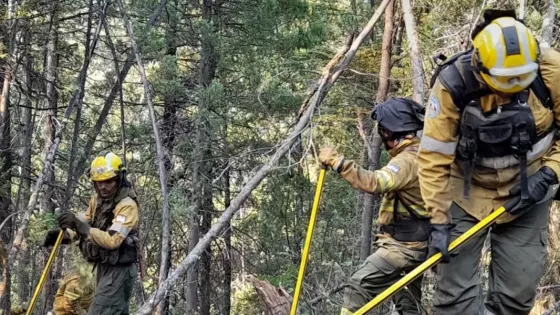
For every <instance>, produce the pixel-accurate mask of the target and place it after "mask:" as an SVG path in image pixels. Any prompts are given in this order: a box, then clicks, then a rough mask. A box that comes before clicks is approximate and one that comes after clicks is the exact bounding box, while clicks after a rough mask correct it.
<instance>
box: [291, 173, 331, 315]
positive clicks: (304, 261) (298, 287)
mask: <svg viewBox="0 0 560 315" xmlns="http://www.w3.org/2000/svg"><path fill="white" fill-rule="evenodd" d="M325 170H326V168H324V167H321V171H320V173H319V180H317V188H316V189H315V199H314V200H313V208H311V217H310V218H309V226H308V227H307V235H306V237H305V246H304V247H303V255H302V256H301V264H300V265H299V274H298V279H297V282H296V290H295V292H294V299H293V300H292V309H291V311H290V315H296V311H297V307H298V301H299V294H300V292H301V284H302V282H303V275H304V274H305V266H306V265H307V256H308V254H309V247H311V238H312V237H313V228H314V227H315V218H316V217H317V209H318V208H319V201H320V200H321V192H322V191H323V182H324V181H325Z"/></svg>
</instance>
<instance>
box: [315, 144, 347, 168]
mask: <svg viewBox="0 0 560 315" xmlns="http://www.w3.org/2000/svg"><path fill="white" fill-rule="evenodd" d="M319 162H321V163H322V164H323V165H326V166H330V167H331V168H332V169H333V170H335V171H336V172H340V168H341V167H342V164H344V156H342V155H340V154H339V153H338V152H337V151H336V149H335V148H334V147H332V146H330V145H326V146H324V147H322V148H321V150H320V151H319Z"/></svg>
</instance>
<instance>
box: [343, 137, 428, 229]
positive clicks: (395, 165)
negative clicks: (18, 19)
mask: <svg viewBox="0 0 560 315" xmlns="http://www.w3.org/2000/svg"><path fill="white" fill-rule="evenodd" d="M419 143H420V141H419V139H418V138H414V139H411V140H408V139H407V140H403V141H402V142H401V143H400V144H399V145H398V146H397V147H396V148H394V149H392V150H391V151H390V152H389V154H390V155H391V156H392V158H391V160H390V161H389V163H388V164H387V165H386V166H385V167H383V168H381V169H379V170H376V171H368V170H366V169H363V168H362V167H360V166H359V165H358V164H356V163H355V162H354V161H345V162H344V164H343V165H342V168H341V170H340V175H341V176H342V177H343V178H344V179H345V180H346V181H348V182H349V183H350V184H351V185H352V187H354V188H356V189H359V190H362V191H365V192H368V193H372V194H383V195H384V196H383V201H382V202H381V207H380V210H379V223H380V224H383V225H385V224H390V223H391V222H393V209H394V204H395V201H396V199H395V196H396V195H395V194H396V193H398V195H399V199H400V201H401V202H399V204H398V208H397V209H398V214H399V215H400V216H405V217H409V216H410V214H409V212H408V211H407V210H406V208H405V207H404V205H403V204H402V203H405V204H406V205H407V206H409V207H410V208H412V209H413V210H414V211H415V212H416V213H418V214H419V215H421V216H427V213H426V211H425V210H424V206H423V204H424V202H423V201H422V196H421V194H420V187H419V183H418V175H417V170H418V163H417V160H416V154H417V151H418V145H419Z"/></svg>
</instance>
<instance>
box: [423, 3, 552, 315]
mask: <svg viewBox="0 0 560 315" xmlns="http://www.w3.org/2000/svg"><path fill="white" fill-rule="evenodd" d="M472 38H473V49H472V50H470V51H468V52H465V53H461V54H458V55H455V56H453V57H451V58H450V59H449V60H446V61H445V62H444V64H443V65H441V66H440V68H439V69H438V71H437V75H436V76H435V77H434V80H432V83H433V84H434V85H433V89H432V94H431V96H430V99H429V104H428V108H427V114H426V121H425V124H424V132H423V137H422V141H421V144H420V150H419V154H418V164H419V179H420V187H421V190H422V197H423V199H424V202H425V206H426V209H427V211H428V213H429V215H430V217H431V223H432V232H431V236H430V240H429V245H428V247H429V251H430V255H432V254H434V253H436V252H442V254H443V256H444V257H443V258H444V259H443V261H444V262H447V263H443V264H441V265H439V266H438V268H437V273H436V278H437V286H436V287H437V289H436V293H435V294H434V302H433V303H434V305H433V314H440V315H441V314H445V315H450V314H465V315H466V314H500V315H514V314H515V315H522V314H529V312H530V310H531V307H532V305H533V303H534V300H535V290H536V288H537V285H538V283H539V279H540V278H541V277H542V275H543V273H544V271H545V263H546V256H547V252H546V242H547V222H548V210H549V207H550V205H551V203H552V197H553V196H554V189H555V188H556V185H555V184H557V183H558V176H559V174H560V142H559V140H558V139H557V137H556V135H555V131H556V130H557V128H558V126H560V53H559V52H557V51H554V50H552V49H542V50H540V49H539V46H538V43H537V41H536V40H535V38H534V37H533V35H532V34H531V31H530V30H529V29H528V28H527V27H526V26H525V25H524V24H523V23H522V22H521V21H519V20H517V19H516V18H515V12H512V11H498V10H488V11H486V12H485V14H484V22H483V23H482V24H481V25H479V26H477V28H476V29H475V31H474V32H473V35H472ZM510 200H511V202H517V203H516V205H515V206H514V207H513V208H512V209H508V210H509V211H508V212H509V213H506V214H505V215H503V216H502V217H501V218H499V219H498V221H497V224H495V225H494V226H492V227H491V229H490V233H489V234H490V244H491V247H492V251H491V259H492V260H491V263H490V266H489V284H488V294H487V296H486V301H485V303H484V305H483V304H482V301H481V299H480V292H481V290H482V288H481V287H480V285H481V279H480V275H479V273H478V271H479V267H478V266H479V262H480V258H481V250H482V246H483V244H484V240H485V238H486V235H487V234H486V233H479V234H478V235H477V236H475V237H474V238H473V239H472V240H470V241H469V242H468V243H467V244H465V245H464V246H462V247H461V248H459V249H458V250H457V251H456V252H454V253H453V254H451V255H449V253H448V252H447V247H448V245H449V243H450V241H452V240H454V239H456V238H457V237H458V236H459V235H461V234H462V233H464V232H465V231H467V230H468V229H469V228H471V227H472V226H473V225H475V224H476V223H477V222H478V221H479V220H482V219H483V218H485V217H486V216H488V215H489V214H490V213H491V212H492V211H493V209H496V208H498V207H500V206H501V205H503V204H505V203H506V202H508V201H510Z"/></svg>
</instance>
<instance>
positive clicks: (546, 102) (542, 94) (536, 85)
mask: <svg viewBox="0 0 560 315" xmlns="http://www.w3.org/2000/svg"><path fill="white" fill-rule="evenodd" d="M529 87H530V88H531V91H533V93H535V96H536V97H537V98H538V99H539V101H541V104H542V105H543V106H544V107H546V108H548V109H552V108H553V106H554V104H552V98H551V97H550V90H549V89H548V87H547V86H546V84H544V80H543V78H542V74H541V70H540V68H539V72H538V75H537V78H536V79H535V80H534V81H533V83H531V85H530V86H529Z"/></svg>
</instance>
